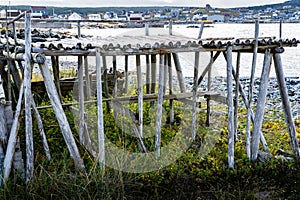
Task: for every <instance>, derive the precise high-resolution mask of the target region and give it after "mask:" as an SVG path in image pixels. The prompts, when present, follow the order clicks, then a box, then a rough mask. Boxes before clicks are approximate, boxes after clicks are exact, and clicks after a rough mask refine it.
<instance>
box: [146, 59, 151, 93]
mask: <svg viewBox="0 0 300 200" xmlns="http://www.w3.org/2000/svg"><path fill="white" fill-rule="evenodd" d="M150 69H151V68H150V55H149V54H147V55H146V94H150V87H151V85H150V73H151V71H150Z"/></svg>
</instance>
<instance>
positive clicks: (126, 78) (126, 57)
mask: <svg viewBox="0 0 300 200" xmlns="http://www.w3.org/2000/svg"><path fill="white" fill-rule="evenodd" d="M128 78H129V77H128V55H125V94H128V81H129V80H128Z"/></svg>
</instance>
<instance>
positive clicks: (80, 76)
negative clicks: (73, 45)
mask: <svg viewBox="0 0 300 200" xmlns="http://www.w3.org/2000/svg"><path fill="white" fill-rule="evenodd" d="M78 101H79V127H78V134H79V141H80V143H81V144H82V145H85V141H84V138H85V137H84V135H85V128H84V125H85V119H84V88H83V59H82V56H78Z"/></svg>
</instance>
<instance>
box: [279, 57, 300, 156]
mask: <svg viewBox="0 0 300 200" xmlns="http://www.w3.org/2000/svg"><path fill="white" fill-rule="evenodd" d="M273 59H274V64H275V72H276V77H277V82H278V85H279V89H280V96H281V100H282V105H283V111H284V114H285V120H286V124H287V128H288V132H289V136H290V144H291V147H292V150H293V154H294V155H295V156H296V157H299V155H300V153H299V142H298V138H297V132H296V127H295V123H294V120H293V115H292V112H291V105H290V101H289V96H288V90H287V87H286V84H285V79H284V71H283V67H282V62H281V57H280V54H276V53H274V54H273Z"/></svg>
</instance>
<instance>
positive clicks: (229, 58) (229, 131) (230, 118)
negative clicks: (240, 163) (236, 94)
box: [226, 46, 234, 169]
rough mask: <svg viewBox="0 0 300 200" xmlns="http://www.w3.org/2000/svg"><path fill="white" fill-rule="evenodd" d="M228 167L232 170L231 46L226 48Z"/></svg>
mask: <svg viewBox="0 0 300 200" xmlns="http://www.w3.org/2000/svg"><path fill="white" fill-rule="evenodd" d="M226 56H227V104H228V166H229V168H230V169H234V127H233V126H234V121H233V118H234V115H233V95H232V85H233V84H232V83H233V81H232V46H228V47H227V52H226Z"/></svg>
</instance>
